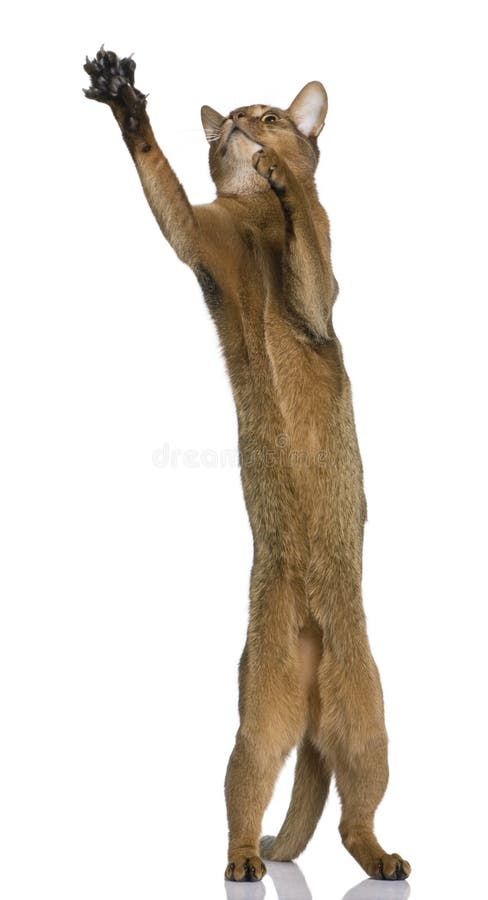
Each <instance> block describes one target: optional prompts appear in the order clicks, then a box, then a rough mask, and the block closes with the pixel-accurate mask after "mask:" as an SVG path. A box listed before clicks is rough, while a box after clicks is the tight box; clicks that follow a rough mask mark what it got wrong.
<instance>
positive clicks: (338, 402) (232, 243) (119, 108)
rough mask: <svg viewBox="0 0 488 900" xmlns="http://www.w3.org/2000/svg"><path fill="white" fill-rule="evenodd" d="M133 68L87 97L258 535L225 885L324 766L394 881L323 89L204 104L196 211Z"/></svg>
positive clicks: (326, 778) (403, 868)
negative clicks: (157, 242)
mask: <svg viewBox="0 0 488 900" xmlns="http://www.w3.org/2000/svg"><path fill="white" fill-rule="evenodd" d="M134 69H135V63H134V62H133V60H132V59H130V58H125V59H121V60H119V58H118V57H117V56H116V55H115V53H112V52H107V51H105V50H104V49H103V48H102V49H101V50H100V51H99V52H98V54H97V56H96V58H95V59H93V60H92V61H90V60H88V59H87V62H86V65H85V70H86V71H87V72H88V74H89V75H90V77H91V87H90V88H89V89H88V90H86V91H85V93H86V96H87V97H89V98H91V99H94V100H98V101H101V102H103V103H106V104H108V105H109V106H110V107H111V109H112V112H113V113H114V115H115V118H116V120H117V122H118V124H119V126H120V128H121V131H122V136H123V138H124V140H125V143H126V144H127V147H128V149H129V151H130V153H131V155H132V158H133V160H134V163H135V165H136V168H137V171H138V173H139V177H140V179H141V182H142V187H143V189H144V193H145V195H146V198H147V200H148V202H149V205H150V207H151V209H152V211H153V213H154V215H155V217H156V220H157V222H158V224H159V226H160V228H161V230H162V232H163V234H164V236H165V237H166V238H167V240H168V241H169V243H170V244H171V246H172V247H173V248H174V250H175V251H176V253H177V254H178V256H179V258H180V259H181V260H182V261H183V262H185V263H187V264H188V265H189V266H190V267H191V268H192V269H193V271H194V273H195V275H196V277H197V279H198V281H199V283H200V285H201V287H202V289H203V293H204V296H205V300H206V302H207V305H208V309H209V311H210V314H211V316H212V318H213V320H214V322H215V325H216V327H217V330H218V334H219V337H220V341H221V343H222V347H223V350H224V353H225V359H226V364H227V368H228V372H229V376H230V381H231V385H232V391H233V395H234V398H235V403H236V407H237V417H238V427H239V448H240V458H241V475H242V484H243V489H244V496H245V501H246V505H247V509H248V513H249V519H250V523H251V527H252V532H253V537H254V561H253V568H252V575H251V590H250V613H249V627H248V632H247V640H246V643H245V647H244V651H243V654H242V658H241V661H240V666H239V714H240V727H239V730H238V732H237V735H236V742H235V747H234V750H233V752H232V755H231V757H230V760H229V765H228V769H227V774H226V779H225V796H226V803H227V812H228V821H229V848H228V865H227V869H226V872H225V875H226V878H227V879H229V880H231V881H258V880H259V879H261V878H262V877H263V875H264V874H265V872H266V868H265V865H264V863H263V861H262V860H263V859H269V860H289V859H293V858H294V857H296V856H298V854H300V853H301V852H302V850H303V849H304V848H305V846H306V844H307V843H308V841H309V839H310V837H311V836H312V834H313V832H314V830H315V827H316V825H317V822H318V820H319V817H320V815H321V813H322V810H323V808H324V804H325V801H326V798H327V793H328V790H329V784H330V780H331V776H332V774H334V775H335V779H336V784H337V788H338V792H339V795H340V799H341V803H342V817H341V822H340V834H341V836H342V841H343V843H344V845H345V846H346V847H347V849H348V850H349V852H350V853H351V854H352V855H353V857H354V858H355V859H356V860H357V861H358V863H359V864H360V865H361V866H362V867H363V869H364V870H365V871H366V872H367V873H368V875H370V876H372V877H373V878H379V879H391V880H394V879H403V878H406V877H407V876H408V875H409V873H410V865H409V864H408V862H406V860H404V859H402V857H401V856H400V855H399V854H397V853H387V852H385V850H384V849H383V847H382V846H381V845H380V844H379V843H378V841H377V839H376V837H375V834H374V831H373V820H374V814H375V810H376V808H377V806H378V804H379V802H380V800H381V798H382V797H383V794H384V791H385V789H386V785H387V780H388V763H387V735H386V731H385V725H384V714H383V698H382V690H381V684H380V679H379V675H378V671H377V668H376V665H375V662H374V660H373V658H372V655H371V650H370V647H369V642H368V636H367V631H366V623H365V616H364V612H363V605H362V597H361V561H362V543H363V527H364V522H365V519H366V503H365V499H364V492H363V479H362V466H361V459H360V455H359V450H358V445H357V439H356V432H355V426H354V418H353V410H352V403H351V390H350V383H349V380H348V377H347V374H346V371H345V368H344V364H343V359H342V351H341V346H340V343H339V341H338V339H337V337H336V334H335V332H334V328H333V324H332V306H333V303H334V300H335V299H336V296H337V291H338V288H337V282H336V280H335V278H334V275H333V272H332V267H331V260H330V238H329V223H328V219H327V215H326V213H325V211H324V209H323V208H322V206H321V205H320V202H319V199H318V196H317V190H316V186H315V181H314V174H315V170H316V167H317V163H318V158H319V151H318V146H317V138H318V135H319V133H320V131H321V130H322V127H323V124H324V119H325V116H326V112H327V95H326V93H325V90H324V88H323V87H322V85H321V84H320V83H319V82H317V81H313V82H310V83H309V84H307V85H306V86H305V87H304V88H303V89H302V90H301V91H300V93H299V94H298V96H297V97H296V98H295V99H294V101H293V103H292V104H291V106H289V107H288V109H286V110H284V109H280V108H279V107H274V106H273V107H270V106H268V105H266V104H260V103H257V104H254V105H252V106H242V107H239V108H237V109H235V110H233V111H232V112H231V113H229V115H228V116H224V115H220V113H218V112H215V110H213V109H211V108H210V107H208V106H203V107H202V112H201V114H202V122H203V127H204V129H205V133H206V136H207V139H208V141H209V144H210V171H211V175H212V178H213V180H214V182H215V186H216V189H217V198H216V199H215V200H214V201H213V202H212V203H209V204H206V205H201V206H192V205H191V204H190V203H189V201H188V199H187V196H186V194H185V191H184V190H183V188H182V186H181V184H180V183H179V182H178V179H177V177H176V175H175V174H174V172H173V170H172V169H171V167H170V165H169V163H168V161H167V160H166V158H165V156H164V154H163V153H162V151H161V149H160V147H159V146H158V144H157V142H156V139H155V137H154V134H153V131H152V129H151V125H150V122H149V118H148V115H147V112H146V98H145V96H144V95H143V94H142V93H141V92H140V91H138V90H137V89H136V88H135V87H134ZM295 746H296V747H297V748H298V749H297V762H296V769H295V781H294V786H293V791H292V797H291V802H290V806H289V809H288V812H287V815H286V818H285V821H284V823H283V826H282V828H281V830H280V832H279V834H278V835H277V837H263V838H261V839H260V833H261V823H262V818H263V813H264V810H265V809H266V806H267V804H268V802H269V800H270V798H271V794H272V791H273V787H274V784H275V781H276V778H277V776H278V773H279V771H280V768H281V766H282V764H283V762H284V760H285V758H286V756H287V755H288V754H289V752H290V751H291V750H292V748H293V747H295Z"/></svg>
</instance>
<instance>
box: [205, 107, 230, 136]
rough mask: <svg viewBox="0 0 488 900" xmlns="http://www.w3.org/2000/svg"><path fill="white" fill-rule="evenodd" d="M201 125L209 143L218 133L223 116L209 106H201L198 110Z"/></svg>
mask: <svg viewBox="0 0 488 900" xmlns="http://www.w3.org/2000/svg"><path fill="white" fill-rule="evenodd" d="M200 115H201V117H202V125H203V129H204V131H205V134H206V137H207V141H208V142H209V144H211V143H212V141H215V140H216V138H218V136H219V134H220V129H221V128H222V125H223V124H224V122H225V116H221V115H220V113H218V112H217V111H216V110H215V109H212V107H211V106H202V108H201V110H200Z"/></svg>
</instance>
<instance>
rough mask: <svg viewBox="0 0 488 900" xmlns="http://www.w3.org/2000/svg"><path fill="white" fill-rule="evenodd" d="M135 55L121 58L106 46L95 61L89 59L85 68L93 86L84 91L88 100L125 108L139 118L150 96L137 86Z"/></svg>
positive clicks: (98, 53) (101, 49) (99, 51)
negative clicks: (147, 96)
mask: <svg viewBox="0 0 488 900" xmlns="http://www.w3.org/2000/svg"><path fill="white" fill-rule="evenodd" d="M132 56H133V54H131V55H130V56H124V57H123V58H122V59H119V57H118V56H117V54H116V53H114V52H113V50H105V48H104V45H103V44H102V46H101V47H100V50H98V52H97V55H96V57H95V58H94V59H89V58H88V56H87V57H86V62H85V65H84V66H83V68H84V70H85V72H87V74H88V75H89V76H90V81H91V84H90V87H89V88H84V94H85V97H87V98H88V99H89V100H98V101H99V102H102V103H111V104H114V103H115V104H116V105H118V106H125V107H126V108H127V110H128V112H130V113H131V114H132V115H136V117H137V113H140V112H141V109H144V107H145V105H146V96H145V95H144V94H143V93H141V91H138V90H137V88H136V87H134V72H135V69H136V64H135V62H134V60H133V59H132Z"/></svg>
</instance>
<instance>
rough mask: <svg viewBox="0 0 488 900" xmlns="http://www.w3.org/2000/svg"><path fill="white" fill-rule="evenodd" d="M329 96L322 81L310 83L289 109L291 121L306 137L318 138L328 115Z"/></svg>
mask: <svg viewBox="0 0 488 900" xmlns="http://www.w3.org/2000/svg"><path fill="white" fill-rule="evenodd" d="M327 106H328V103H327V94H326V92H325V88H324V86H323V84H321V83H320V81H310V82H309V83H308V84H306V85H305V87H304V88H302V90H301V91H300V93H299V94H297V96H296V97H295V99H294V101H293V103H292V104H291V106H290V108H289V109H288V115H289V116H290V119H292V121H293V122H294V123H295V125H296V126H297V128H298V129H299V130H300V131H301V132H302V133H303V134H304V135H305V136H306V137H318V135H319V134H320V132H321V131H322V128H323V127H324V121H325V117H326V115H327Z"/></svg>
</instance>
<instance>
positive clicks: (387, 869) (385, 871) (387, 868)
mask: <svg viewBox="0 0 488 900" xmlns="http://www.w3.org/2000/svg"><path fill="white" fill-rule="evenodd" d="M411 871H412V867H411V865H410V863H408V862H407V860H406V859H402V857H401V856H400V855H399V854H398V853H384V854H383V856H382V857H381V858H380V859H379V860H378V862H377V866H376V870H375V872H374V874H373V878H377V879H378V880H381V881H403V880H404V879H405V878H408V876H409V875H410V872H411Z"/></svg>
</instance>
